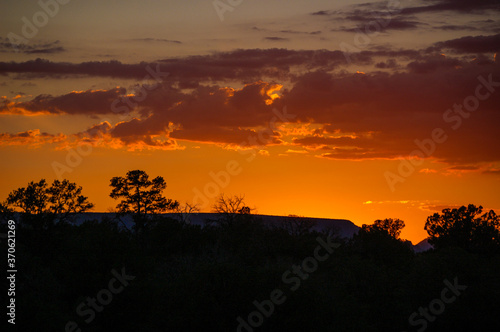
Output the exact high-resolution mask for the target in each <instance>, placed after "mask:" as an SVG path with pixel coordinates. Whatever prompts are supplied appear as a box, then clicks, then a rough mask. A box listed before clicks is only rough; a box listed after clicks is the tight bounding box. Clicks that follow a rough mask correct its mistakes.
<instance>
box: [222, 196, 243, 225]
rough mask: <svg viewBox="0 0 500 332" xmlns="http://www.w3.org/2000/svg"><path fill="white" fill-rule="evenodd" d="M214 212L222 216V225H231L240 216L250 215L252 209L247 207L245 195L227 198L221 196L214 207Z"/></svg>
mask: <svg viewBox="0 0 500 332" xmlns="http://www.w3.org/2000/svg"><path fill="white" fill-rule="evenodd" d="M213 211H214V212H216V213H218V214H219V215H220V216H221V217H220V218H219V220H218V222H219V223H221V224H231V223H233V222H234V221H235V220H236V217H237V216H238V215H242V214H247V215H248V214H250V208H249V207H247V206H246V205H245V196H243V195H234V196H225V195H224V194H220V195H219V196H218V197H217V199H216V201H215V204H214V205H213ZM243 212H248V213H243Z"/></svg>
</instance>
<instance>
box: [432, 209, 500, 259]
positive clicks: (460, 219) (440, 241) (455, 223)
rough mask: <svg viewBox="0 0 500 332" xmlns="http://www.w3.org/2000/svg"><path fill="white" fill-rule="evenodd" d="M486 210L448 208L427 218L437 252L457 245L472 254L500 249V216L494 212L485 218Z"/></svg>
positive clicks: (488, 213) (487, 214) (490, 212)
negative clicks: (439, 249) (438, 249)
mask: <svg viewBox="0 0 500 332" xmlns="http://www.w3.org/2000/svg"><path fill="white" fill-rule="evenodd" d="M482 211H483V207H482V206H479V207H476V206H475V205H473V204H469V206H467V207H465V206H462V207H460V208H458V209H444V210H442V213H441V214H439V213H435V214H433V215H432V216H429V217H428V218H427V222H426V223H425V230H426V231H427V233H428V234H429V243H430V244H432V245H433V246H434V247H435V248H436V249H437V248H443V247H450V246H456V247H460V248H463V249H465V250H468V251H471V252H478V251H479V252H485V251H486V252H487V251H491V250H499V248H500V216H498V215H496V213H495V212H494V211H493V210H491V211H489V212H487V213H484V214H482V215H481V213H482Z"/></svg>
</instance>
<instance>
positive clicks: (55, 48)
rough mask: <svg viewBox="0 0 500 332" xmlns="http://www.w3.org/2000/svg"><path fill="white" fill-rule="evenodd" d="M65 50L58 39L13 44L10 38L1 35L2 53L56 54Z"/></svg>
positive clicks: (0, 46) (0, 51) (0, 47)
mask: <svg viewBox="0 0 500 332" xmlns="http://www.w3.org/2000/svg"><path fill="white" fill-rule="evenodd" d="M65 51H66V50H65V49H64V47H62V46H60V42H59V41H58V40H57V41H54V42H50V43H30V44H18V45H13V44H12V43H11V42H10V40H9V39H7V38H2V37H0V53H25V54H54V53H62V52H65Z"/></svg>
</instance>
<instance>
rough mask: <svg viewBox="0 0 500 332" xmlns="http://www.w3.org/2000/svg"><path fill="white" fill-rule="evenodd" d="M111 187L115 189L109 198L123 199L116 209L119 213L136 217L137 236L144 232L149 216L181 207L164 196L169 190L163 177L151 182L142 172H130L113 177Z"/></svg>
mask: <svg viewBox="0 0 500 332" xmlns="http://www.w3.org/2000/svg"><path fill="white" fill-rule="evenodd" d="M110 186H111V187H112V188H113V189H112V190H111V193H110V194H109V196H110V197H111V198H114V199H120V198H121V199H122V200H121V201H120V203H119V204H118V205H117V207H116V208H117V210H118V213H120V214H127V213H130V214H133V215H134V222H135V231H136V234H139V233H141V232H142V231H143V230H144V227H145V224H146V222H147V218H148V216H149V215H151V214H157V213H162V212H166V211H170V210H174V209H175V208H177V207H178V206H179V202H178V201H174V200H172V199H167V198H165V197H164V196H163V191H164V190H165V189H166V188H167V184H166V182H165V180H164V179H163V177H161V176H157V177H156V178H154V179H153V180H149V175H148V174H147V173H146V172H145V171H142V170H133V171H128V172H127V174H126V176H124V177H122V176H116V177H113V178H112V179H111V183H110Z"/></svg>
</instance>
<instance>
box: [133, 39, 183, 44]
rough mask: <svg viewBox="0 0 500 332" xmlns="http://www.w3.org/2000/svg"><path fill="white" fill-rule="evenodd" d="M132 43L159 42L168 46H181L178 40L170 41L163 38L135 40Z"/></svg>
mask: <svg viewBox="0 0 500 332" xmlns="http://www.w3.org/2000/svg"><path fill="white" fill-rule="evenodd" d="M132 41H142V42H160V43H170V44H182V42H181V41H179V40H170V39H164V38H136V39H132Z"/></svg>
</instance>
